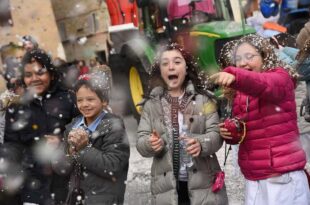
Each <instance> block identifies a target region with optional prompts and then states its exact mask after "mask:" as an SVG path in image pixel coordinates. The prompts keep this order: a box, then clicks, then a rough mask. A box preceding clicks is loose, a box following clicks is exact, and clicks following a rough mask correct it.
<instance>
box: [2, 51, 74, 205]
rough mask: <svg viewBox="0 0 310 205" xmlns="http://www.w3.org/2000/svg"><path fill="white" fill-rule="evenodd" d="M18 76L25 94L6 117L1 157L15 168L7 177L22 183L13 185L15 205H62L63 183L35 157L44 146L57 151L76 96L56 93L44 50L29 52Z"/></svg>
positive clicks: (53, 77)
mask: <svg viewBox="0 0 310 205" xmlns="http://www.w3.org/2000/svg"><path fill="white" fill-rule="evenodd" d="M21 74H22V77H21V79H22V83H23V85H24V87H25V93H24V95H23V96H22V98H21V100H20V103H19V104H18V105H17V104H14V105H12V106H10V107H9V108H8V110H7V112H6V119H5V121H6V125H5V134H4V144H3V145H2V146H1V149H0V155H1V157H3V158H5V159H6V160H8V161H9V162H11V163H12V164H10V165H12V166H13V165H14V164H15V165H16V166H17V165H18V166H19V167H18V168H16V172H17V173H16V175H14V173H13V171H12V169H9V170H7V172H8V174H9V175H8V176H12V175H13V176H12V177H13V178H14V179H15V180H17V179H20V180H19V182H20V184H19V185H17V189H20V190H19V191H18V192H19V195H18V196H19V197H18V198H19V199H18V200H20V201H18V200H17V201H16V204H22V203H25V202H28V203H33V204H42V205H43V204H50V203H52V202H51V201H52V198H54V199H55V200H56V203H61V201H62V200H64V199H65V196H66V189H65V186H64V184H65V181H66V179H64V178H62V177H61V178H60V176H57V175H55V174H53V173H52V172H51V169H50V166H49V165H50V164H49V160H50V159H41V158H40V157H41V156H42V152H37V151H40V150H41V149H40V147H41V146H45V145H51V146H58V144H59V142H60V141H61V136H62V133H63V131H64V129H65V125H66V124H67V123H69V122H70V121H71V120H72V118H73V117H75V116H76V115H77V114H78V111H77V109H76V106H75V99H74V95H73V94H72V93H70V92H68V91H65V90H62V89H60V88H59V87H58V79H57V73H56V72H55V69H54V66H53V65H52V64H51V59H50V57H49V56H48V55H47V54H46V53H45V52H44V51H43V50H40V49H33V50H31V51H28V52H27V53H26V54H25V56H24V57H23V59H22V72H21ZM23 176H25V178H23ZM5 180H7V181H9V180H10V177H7V178H6V179H5ZM23 181H24V183H23ZM6 188H9V189H10V187H6ZM10 191H12V190H10ZM16 199H17V198H16ZM5 203H7V204H10V205H12V204H15V202H12V201H9V200H5V202H3V203H2V202H1V204H5Z"/></svg>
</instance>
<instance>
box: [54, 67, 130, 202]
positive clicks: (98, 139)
mask: <svg viewBox="0 0 310 205" xmlns="http://www.w3.org/2000/svg"><path fill="white" fill-rule="evenodd" d="M109 85H110V84H109V80H108V79H107V76H106V73H104V72H101V73H92V74H87V75H83V76H81V77H80V80H79V81H78V82H77V84H76V86H75V94H76V98H77V106H78V109H79V111H80V112H81V114H82V115H81V116H79V117H77V118H75V119H74V120H73V121H72V122H71V123H70V124H69V125H67V126H66V131H65V142H66V144H65V150H66V153H67V154H68V156H67V157H66V159H67V160H65V161H64V160H60V159H58V160H55V161H54V168H55V169H56V170H57V171H58V172H60V173H62V174H65V173H69V172H70V173H71V180H70V183H69V193H70V194H69V197H68V200H67V203H69V202H70V203H72V200H76V197H74V194H76V191H77V190H79V189H82V190H83V192H84V194H85V203H86V204H87V205H99V204H123V202H124V193H125V187H126V185H125V181H126V179H127V172H128V161H129V144H128V139H127V135H126V132H125V128H124V124H123V121H122V120H121V119H120V118H118V117H116V116H115V115H113V114H110V113H108V112H107V111H106V107H107V105H108V100H109V99H108V91H109ZM64 170H66V171H65V172H64ZM80 193H81V192H80ZM80 199H82V198H80ZM72 204H74V203H72Z"/></svg>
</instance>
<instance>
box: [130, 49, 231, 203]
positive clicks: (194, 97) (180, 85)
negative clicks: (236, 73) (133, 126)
mask: <svg viewBox="0 0 310 205" xmlns="http://www.w3.org/2000/svg"><path fill="white" fill-rule="evenodd" d="M203 88H204V86H203V82H202V80H201V79H200V78H199V77H198V73H197V63H196V62H195V61H194V59H193V57H192V56H191V55H190V54H189V53H188V52H186V51H185V50H184V49H183V48H182V47H181V46H179V45H178V44H176V43H172V44H170V45H167V46H165V47H163V49H162V50H161V51H160V52H159V55H158V58H157V59H156V60H155V63H154V64H153V66H152V72H151V79H150V88H149V91H150V92H149V95H148V98H147V99H146V102H145V103H144V106H143V112H142V115H141V119H140V123H139V127H138V139H137V144H136V146H137V149H138V151H139V153H140V154H141V155H142V156H144V157H153V165H152V170H151V175H152V179H151V192H152V201H153V204H158V205H162V204H192V205H198V204H199V205H201V204H213V205H217V204H227V203H228V200H227V194H226V188H225V186H224V184H222V185H223V187H222V189H220V190H218V191H217V192H216V191H214V192H212V190H211V188H212V185H213V182H214V180H215V177H216V174H217V173H218V172H220V171H221V168H220V166H219V163H218V160H217V157H216V155H215V152H216V151H218V150H219V149H220V147H221V146H222V143H223V140H222V139H221V137H220V136H219V133H218V128H217V125H218V122H219V117H218V114H217V109H216V105H215V103H214V102H213V101H212V100H211V99H209V98H208V97H207V96H206V95H203V94H202V93H203V91H202V89H203ZM184 127H188V130H189V134H188V136H187V137H184V136H183V137H182V136H181V138H180V132H181V130H182V128H183V129H184ZM180 139H184V140H185V141H186V142H187V148H186V150H185V152H187V154H188V155H190V156H191V157H192V159H193V165H192V166H186V165H185V164H184V163H183V161H184V160H185V156H184V155H181V153H182V151H184V150H181V148H180V143H181V142H180V141H179V140H180Z"/></svg>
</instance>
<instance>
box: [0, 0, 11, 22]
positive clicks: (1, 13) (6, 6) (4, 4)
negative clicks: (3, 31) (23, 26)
mask: <svg viewBox="0 0 310 205" xmlns="http://www.w3.org/2000/svg"><path fill="white" fill-rule="evenodd" d="M12 25H13V21H12V16H11V7H10V0H1V1H0V27H4V26H12Z"/></svg>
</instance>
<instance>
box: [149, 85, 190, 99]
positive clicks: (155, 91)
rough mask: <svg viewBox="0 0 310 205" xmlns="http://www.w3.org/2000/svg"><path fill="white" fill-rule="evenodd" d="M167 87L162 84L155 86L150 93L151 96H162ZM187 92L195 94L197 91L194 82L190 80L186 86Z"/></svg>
mask: <svg viewBox="0 0 310 205" xmlns="http://www.w3.org/2000/svg"><path fill="white" fill-rule="evenodd" d="M164 92H165V89H164V88H163V87H161V86H158V87H155V88H153V90H152V91H151V93H150V97H151V98H160V97H161V96H163V95H164ZM185 93H187V94H189V95H195V94H196V91H195V87H194V84H193V83H192V81H188V83H187V85H186V88H185Z"/></svg>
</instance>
